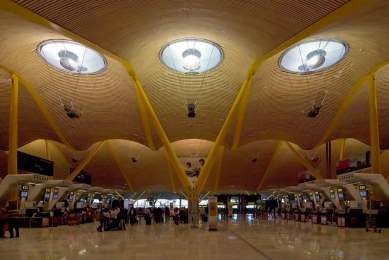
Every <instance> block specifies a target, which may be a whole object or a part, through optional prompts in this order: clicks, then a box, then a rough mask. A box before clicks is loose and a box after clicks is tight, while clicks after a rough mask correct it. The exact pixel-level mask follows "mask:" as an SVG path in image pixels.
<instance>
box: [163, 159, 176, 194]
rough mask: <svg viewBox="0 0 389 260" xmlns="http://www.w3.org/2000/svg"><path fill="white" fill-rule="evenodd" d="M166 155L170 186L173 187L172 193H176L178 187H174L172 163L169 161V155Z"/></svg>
mask: <svg viewBox="0 0 389 260" xmlns="http://www.w3.org/2000/svg"><path fill="white" fill-rule="evenodd" d="M165 154H166V163H167V167H168V170H169V179H170V184H171V185H172V191H173V192H174V193H176V187H175V185H174V179H173V170H172V165H171V162H170V159H169V155H168V154H167V153H165Z"/></svg>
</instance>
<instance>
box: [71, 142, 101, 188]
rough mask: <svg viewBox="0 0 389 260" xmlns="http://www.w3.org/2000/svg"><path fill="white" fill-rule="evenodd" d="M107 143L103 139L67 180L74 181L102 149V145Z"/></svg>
mask: <svg viewBox="0 0 389 260" xmlns="http://www.w3.org/2000/svg"><path fill="white" fill-rule="evenodd" d="M104 144H105V141H102V142H101V143H100V144H99V145H98V146H97V147H96V148H95V149H94V150H93V151H92V152H91V153H90V154H89V155H88V157H86V158H85V159H84V160H83V161H82V162H81V163H80V165H78V167H77V168H76V169H75V170H74V171H73V172H72V174H70V175H69V176H68V177H67V178H66V180H67V181H72V180H73V179H74V178H76V176H77V175H78V174H79V173H80V171H82V169H84V167H85V166H86V165H87V164H88V163H89V161H90V160H91V159H92V158H93V156H95V155H96V153H97V152H98V151H99V150H100V149H101V147H103V145H104Z"/></svg>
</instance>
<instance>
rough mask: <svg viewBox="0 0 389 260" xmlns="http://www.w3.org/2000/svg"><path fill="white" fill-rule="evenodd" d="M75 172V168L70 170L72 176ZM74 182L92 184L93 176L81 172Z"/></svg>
mask: <svg viewBox="0 0 389 260" xmlns="http://www.w3.org/2000/svg"><path fill="white" fill-rule="evenodd" d="M73 171H74V168H70V174H71V173H72V172H73ZM73 181H74V182H80V183H85V184H92V176H91V174H90V173H87V172H84V171H80V173H79V174H77V176H76V177H74V179H73Z"/></svg>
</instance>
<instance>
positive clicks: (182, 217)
mask: <svg viewBox="0 0 389 260" xmlns="http://www.w3.org/2000/svg"><path fill="white" fill-rule="evenodd" d="M173 221H174V224H176V226H178V222H181V223H188V209H187V208H185V207H182V208H180V209H179V208H175V209H174V211H173Z"/></svg>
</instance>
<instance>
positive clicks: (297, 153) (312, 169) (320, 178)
mask: <svg viewBox="0 0 389 260" xmlns="http://www.w3.org/2000/svg"><path fill="white" fill-rule="evenodd" d="M285 144H286V145H287V146H288V147H289V149H290V150H291V151H292V152H293V153H294V155H296V157H297V158H298V159H299V160H300V162H301V163H302V164H304V166H305V167H306V168H307V169H308V170H309V171H310V172H311V174H312V175H313V176H314V177H315V178H316V180H322V179H323V177H322V176H321V175H320V173H318V172H317V171H316V170H315V168H313V167H312V165H311V164H309V162H307V161H306V160H305V159H304V157H302V156H301V154H299V152H297V151H296V149H294V147H293V146H292V145H291V144H290V143H289V142H285Z"/></svg>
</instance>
